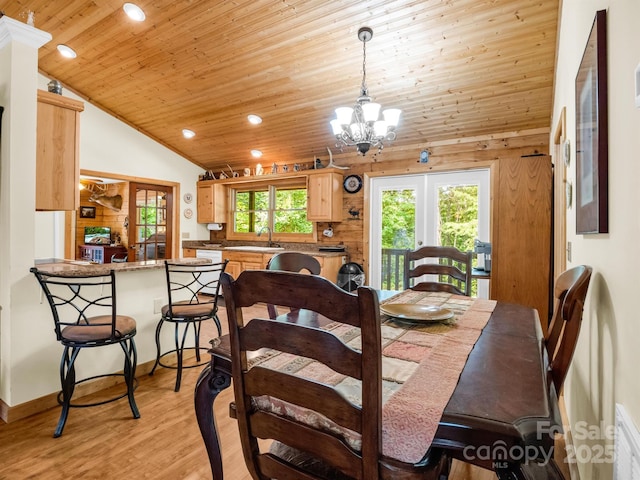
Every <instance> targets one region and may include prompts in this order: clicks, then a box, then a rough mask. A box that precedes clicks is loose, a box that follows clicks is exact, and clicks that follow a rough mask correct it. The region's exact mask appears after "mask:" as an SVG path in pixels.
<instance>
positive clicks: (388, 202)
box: [382, 190, 416, 249]
mask: <svg viewBox="0 0 640 480" xmlns="http://www.w3.org/2000/svg"><path fill="white" fill-rule="evenodd" d="M415 204H416V192H415V191H414V190H386V191H384V192H383V193H382V248H405V249H406V248H413V246H414V245H415V230H416V228H415V227H416V206H415Z"/></svg>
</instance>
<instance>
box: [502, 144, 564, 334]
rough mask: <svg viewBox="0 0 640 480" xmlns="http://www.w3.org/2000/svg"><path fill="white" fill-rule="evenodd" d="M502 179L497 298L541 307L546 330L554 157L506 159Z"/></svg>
mask: <svg viewBox="0 0 640 480" xmlns="http://www.w3.org/2000/svg"><path fill="white" fill-rule="evenodd" d="M498 182H499V185H498V188H499V195H498V197H497V201H496V204H497V205H496V207H497V216H496V218H495V219H494V228H493V242H494V249H493V255H492V260H493V267H492V272H491V277H492V278H491V297H492V298H495V299H496V300H500V301H503V302H510V303H520V304H524V305H528V306H532V307H534V308H536V309H537V310H538V314H539V315H540V322H541V325H542V327H543V330H544V331H545V332H546V327H547V324H548V318H549V317H548V315H549V292H550V287H551V285H550V282H551V244H552V238H551V199H552V189H551V188H552V169H551V158H550V157H548V156H536V157H514V158H509V159H503V160H502V161H501V162H500V174H499V180H498Z"/></svg>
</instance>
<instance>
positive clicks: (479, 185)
mask: <svg viewBox="0 0 640 480" xmlns="http://www.w3.org/2000/svg"><path fill="white" fill-rule="evenodd" d="M370 186H371V188H370V190H369V191H370V195H371V197H370V202H369V204H370V205H371V215H370V218H371V224H370V231H369V276H370V278H369V279H368V282H367V283H368V284H369V285H371V286H372V287H374V288H381V289H390V290H399V289H403V288H405V286H404V285H403V284H402V272H403V268H404V263H403V262H404V256H403V255H404V254H403V251H404V250H406V249H415V248H419V247H420V246H423V245H444V246H455V247H457V248H459V249H460V250H463V251H466V250H473V241H474V240H475V239H476V238H477V239H479V240H481V241H484V242H488V241H490V238H489V228H490V217H489V212H490V192H489V170H488V169H479V170H464V171H454V172H446V173H429V174H422V175H402V176H394V177H377V178H373V179H371V184H370ZM474 288H475V294H476V295H477V296H479V297H482V298H487V297H488V294H489V288H488V282H487V281H486V280H478V281H477V287H474Z"/></svg>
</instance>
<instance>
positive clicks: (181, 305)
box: [162, 301, 214, 320]
mask: <svg viewBox="0 0 640 480" xmlns="http://www.w3.org/2000/svg"><path fill="white" fill-rule="evenodd" d="M213 308H214V303H213V302H209V303H189V302H187V301H184V302H176V303H174V304H173V308H172V309H171V313H173V319H175V320H182V319H187V320H188V319H190V318H202V317H210V316H212V315H213V313H214V311H213ZM162 316H163V317H164V318H165V319H166V320H171V319H172V317H171V315H170V313H169V305H165V306H164V307H162Z"/></svg>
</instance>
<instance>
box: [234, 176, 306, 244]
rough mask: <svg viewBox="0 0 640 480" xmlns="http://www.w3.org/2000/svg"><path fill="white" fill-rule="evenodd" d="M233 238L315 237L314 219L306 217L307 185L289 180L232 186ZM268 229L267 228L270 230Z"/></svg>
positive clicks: (301, 238) (285, 238) (298, 239)
mask: <svg viewBox="0 0 640 480" xmlns="http://www.w3.org/2000/svg"><path fill="white" fill-rule="evenodd" d="M231 198H232V208H231V215H232V221H233V228H232V229H231V231H230V232H229V235H228V238H230V239H233V240H258V234H259V233H260V232H264V234H262V235H260V238H259V240H263V239H264V240H267V233H268V232H269V230H270V232H271V237H272V240H273V241H289V242H293V241H295V242H311V241H315V240H316V236H315V228H314V225H313V222H310V221H309V220H307V186H306V183H305V182H301V181H300V180H299V179H298V180H297V181H293V182H292V181H288V182H282V183H265V184H261V185H256V184H255V183H253V184H251V185H250V186H249V185H248V186H246V187H242V186H238V187H236V188H234V189H232V192H231ZM267 229H268V230H267Z"/></svg>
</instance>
